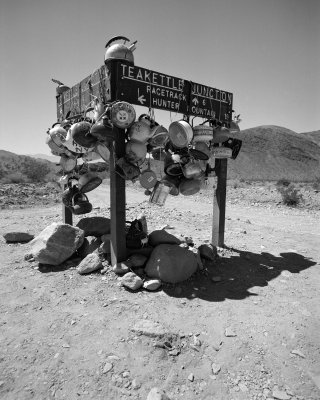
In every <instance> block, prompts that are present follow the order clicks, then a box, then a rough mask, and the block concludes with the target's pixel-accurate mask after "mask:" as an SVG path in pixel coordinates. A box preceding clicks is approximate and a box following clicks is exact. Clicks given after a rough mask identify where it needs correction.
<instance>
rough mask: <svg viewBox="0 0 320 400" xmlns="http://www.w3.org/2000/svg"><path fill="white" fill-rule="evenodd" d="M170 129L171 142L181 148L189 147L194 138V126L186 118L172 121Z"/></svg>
mask: <svg viewBox="0 0 320 400" xmlns="http://www.w3.org/2000/svg"><path fill="white" fill-rule="evenodd" d="M168 131H169V139H170V141H171V143H172V144H173V146H174V147H177V148H179V149H181V148H184V147H187V146H188V144H190V142H191V140H192V138H193V130H192V127H191V125H190V124H189V122H187V121H184V120H181V121H175V122H172V123H171V124H170V126H169V130H168Z"/></svg>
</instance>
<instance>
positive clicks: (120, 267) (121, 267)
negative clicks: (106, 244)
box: [112, 262, 129, 275]
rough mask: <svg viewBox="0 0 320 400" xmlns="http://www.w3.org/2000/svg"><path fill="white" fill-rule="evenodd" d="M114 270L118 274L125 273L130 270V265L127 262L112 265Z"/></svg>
mask: <svg viewBox="0 0 320 400" xmlns="http://www.w3.org/2000/svg"><path fill="white" fill-rule="evenodd" d="M112 271H113V272H114V273H116V274H117V275H124V274H126V273H127V272H129V266H128V265H127V264H126V263H125V262H120V263H117V264H116V265H114V266H113V267H112Z"/></svg>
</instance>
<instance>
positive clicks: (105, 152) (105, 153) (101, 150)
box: [95, 143, 110, 162]
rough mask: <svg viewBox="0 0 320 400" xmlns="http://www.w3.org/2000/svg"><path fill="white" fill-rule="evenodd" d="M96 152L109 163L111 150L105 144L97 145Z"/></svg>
mask: <svg viewBox="0 0 320 400" xmlns="http://www.w3.org/2000/svg"><path fill="white" fill-rule="evenodd" d="M95 151H96V152H97V153H98V154H99V156H100V157H101V158H102V159H103V160H104V161H106V162H107V161H109V159H110V150H109V149H108V147H107V146H106V145H105V144H104V143H97V144H96V146H95Z"/></svg>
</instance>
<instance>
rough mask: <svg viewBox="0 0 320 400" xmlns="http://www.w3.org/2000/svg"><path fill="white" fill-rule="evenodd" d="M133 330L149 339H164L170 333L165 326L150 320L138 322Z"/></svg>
mask: <svg viewBox="0 0 320 400" xmlns="http://www.w3.org/2000/svg"><path fill="white" fill-rule="evenodd" d="M131 330H132V331H133V332H137V333H140V334H142V335H145V336H149V337H163V336H165V335H166V334H168V333H169V332H168V330H167V329H165V327H164V326H162V325H161V324H159V323H158V322H154V321H150V320H148V319H141V320H139V321H137V322H136V323H135V324H134V326H133V327H132V328H131Z"/></svg>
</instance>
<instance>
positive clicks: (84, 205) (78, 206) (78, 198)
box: [70, 192, 92, 215]
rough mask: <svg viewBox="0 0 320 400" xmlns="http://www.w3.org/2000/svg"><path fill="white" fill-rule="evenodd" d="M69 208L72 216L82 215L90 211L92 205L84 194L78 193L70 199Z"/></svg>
mask: <svg viewBox="0 0 320 400" xmlns="http://www.w3.org/2000/svg"><path fill="white" fill-rule="evenodd" d="M70 208H71V211H72V213H73V214H75V215H82V214H87V213H89V212H91V211H92V204H91V203H90V202H89V200H88V197H87V196H86V195H85V194H84V193H81V192H78V193H75V194H74V196H73V197H72V201H71V207H70Z"/></svg>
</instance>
